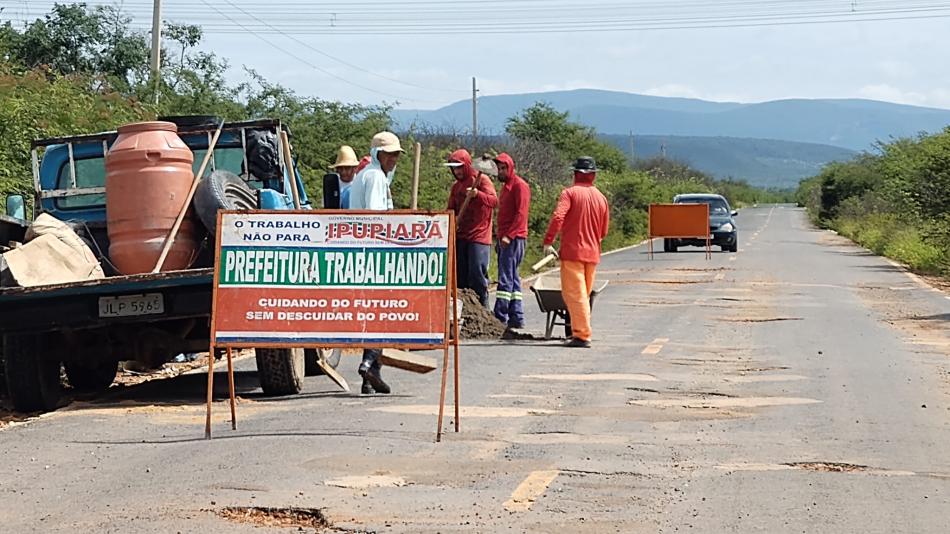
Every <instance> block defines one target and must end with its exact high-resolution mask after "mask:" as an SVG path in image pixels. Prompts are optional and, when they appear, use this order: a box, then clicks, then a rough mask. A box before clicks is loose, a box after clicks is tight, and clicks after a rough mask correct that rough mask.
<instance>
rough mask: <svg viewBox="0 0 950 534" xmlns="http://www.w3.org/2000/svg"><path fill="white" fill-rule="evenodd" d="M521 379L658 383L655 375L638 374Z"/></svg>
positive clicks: (529, 376)
mask: <svg viewBox="0 0 950 534" xmlns="http://www.w3.org/2000/svg"><path fill="white" fill-rule="evenodd" d="M521 378H533V379H535V380H560V381H574V382H608V381H613V380H630V381H634V382H657V378H656V377H655V376H653V375H646V374H636V373H590V374H545V375H521Z"/></svg>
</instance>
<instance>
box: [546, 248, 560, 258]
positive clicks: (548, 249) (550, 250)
mask: <svg viewBox="0 0 950 534" xmlns="http://www.w3.org/2000/svg"><path fill="white" fill-rule="evenodd" d="M550 254H554V257H555V258H556V257H557V249H556V248H554V245H546V246H545V247H544V255H545V256H548V255H550Z"/></svg>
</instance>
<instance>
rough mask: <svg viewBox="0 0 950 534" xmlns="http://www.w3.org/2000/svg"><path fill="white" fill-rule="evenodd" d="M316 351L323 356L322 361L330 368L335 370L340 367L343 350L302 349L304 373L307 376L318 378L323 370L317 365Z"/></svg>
mask: <svg viewBox="0 0 950 534" xmlns="http://www.w3.org/2000/svg"><path fill="white" fill-rule="evenodd" d="M317 351H320V353H321V354H323V360H324V361H325V362H327V363H328V364H330V367H332V368H334V369H336V368H337V366H338V365H340V356H342V355H343V349H304V356H305V364H306V365H305V371H306V373H305V374H306V375H307V376H320V375H322V374H323V369H320V366H319V365H317Z"/></svg>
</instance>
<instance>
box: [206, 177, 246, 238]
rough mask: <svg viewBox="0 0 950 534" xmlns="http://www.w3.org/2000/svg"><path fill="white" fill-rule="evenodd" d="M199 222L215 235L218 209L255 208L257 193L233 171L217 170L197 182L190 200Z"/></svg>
mask: <svg viewBox="0 0 950 534" xmlns="http://www.w3.org/2000/svg"><path fill="white" fill-rule="evenodd" d="M192 204H193V205H194V207H195V212H196V213H197V214H198V218H199V219H201V223H202V224H203V225H204V227H205V228H207V229H208V233H209V234H211V235H212V236H213V235H215V228H216V227H217V226H218V210H253V209H257V193H255V192H254V190H253V189H251V187H250V186H249V185H247V183H246V182H245V181H244V180H242V179H241V178H240V177H239V176H238V175H236V174H234V173H233V172H228V171H223V170H218V171H214V172H213V173H211V174H209V175H208V176H206V177H204V178H202V179H201V181H200V182H198V188H197V189H195V199H194V201H193V202H192Z"/></svg>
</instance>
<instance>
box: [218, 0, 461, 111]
mask: <svg viewBox="0 0 950 534" xmlns="http://www.w3.org/2000/svg"><path fill="white" fill-rule="evenodd" d="M202 1H203V0H202ZM205 3H206V2H205ZM225 3H226V4H228V5H230V6H231V7H233V8H234V9H237V10H238V11H240V12H241V13H244V14H245V15H247V16H249V17H251V18H252V19H253V20H255V21H256V22H258V23H260V24H263V25H264V26H267V27H268V28H270V29H271V30H274V31H275V32H277V33H280V34H282V35H284V36H285V37H287V38H288V39H290V40H292V41H294V42H296V43H298V44H300V45H301V46H304V47H306V48H308V49H310V50H312V51H314V52H316V53H318V54H320V55H322V56H324V57H327V58H330V59H332V60H334V61H336V62H338V63H341V64H343V65H346V66H347V67H350V68H351V69H354V70H358V71H360V72H364V73H366V74H370V75H372V76H376V77H378V78H382V79H384V80H389V81H391V82H395V83H399V84H402V85H407V86H409V87H416V88H419V89H426V90H431V91H441V92H446V93H465V92H467V91H464V90H459V89H443V88H441V87H426V86H423V85H418V84H414V83H410V82H406V81H403V80H398V79H396V78H390V77H389V76H384V75H382V74H379V73H377V72H373V71H371V70H369V69H365V68H363V67H360V66H359V65H355V64H353V63H350V62H348V61H345V60H343V59H340V58H338V57H336V56H333V55H331V54H328V53H327V52H324V51H323V50H320V49H318V48H316V47H314V46H312V45H310V44H309V43H306V42H304V41H301V40H300V39H297V38H296V37H293V36H291V35H286V34H284V33H283V32H282V31H280V30H279V29H277V28H275V27H274V26H271V25H270V24H268V23H267V22H264V21H263V20H261V19H259V18H257V17H255V16H254V15H251V14H250V13H248V12H247V11H244V10H243V9H241V8H240V7H238V6H236V5H235V4H233V3H232V2H230V1H228V0H225Z"/></svg>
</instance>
